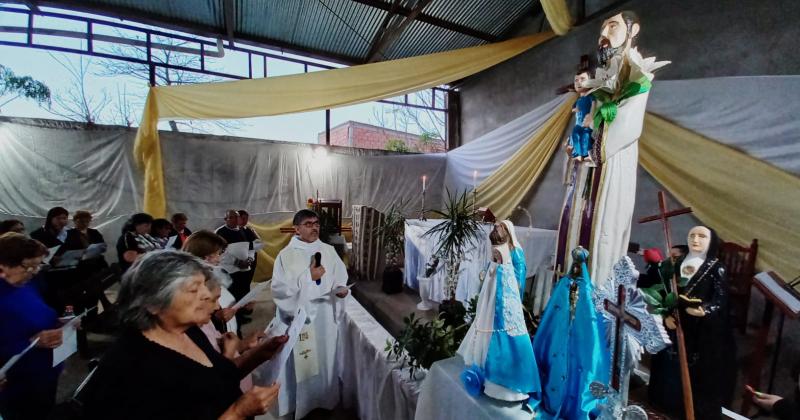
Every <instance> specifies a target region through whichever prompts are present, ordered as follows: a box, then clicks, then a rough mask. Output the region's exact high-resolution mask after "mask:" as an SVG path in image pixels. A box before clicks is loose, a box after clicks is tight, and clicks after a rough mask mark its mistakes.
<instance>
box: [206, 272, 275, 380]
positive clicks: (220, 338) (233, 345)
mask: <svg viewBox="0 0 800 420" xmlns="http://www.w3.org/2000/svg"><path fill="white" fill-rule="evenodd" d="M206 288H208V291H209V292H210V293H211V298H210V299H209V300H208V301H207V305H208V317H207V318H206V319H205V322H204V323H202V324H200V330H202V331H203V334H205V335H206V338H208V341H209V342H210V343H211V346H212V347H214V350H216V351H218V352H220V353H222V355H223V356H225V357H226V358H227V359H228V360H231V361H233V363H234V364H237V365H238V364H240V363H241V362H242V360H244V359H243V358H247V357H253V356H255V355H257V354H258V352H261V351H265V350H264V349H265V347H268V346H270V342H269V341H264V342H262V343H261V344H260V345H259V340H261V339H262V338H264V337H265V334H264V333H263V332H260V331H256V332H255V333H254V334H251V335H250V336H248V337H247V338H246V339H244V340H240V339H239V336H237V335H236V333H235V332H226V333H225V334H223V333H221V332H220V331H219V330H218V329H217V327H215V326H214V323H213V322H211V320H212V317H213V316H214V314H218V313H220V312H221V310H220V309H221V307H220V306H219V296H220V292H221V291H222V287H220V285H219V283H217V280H216V279H213V278H211V279H208V280H207V281H206ZM239 387H240V388H241V389H242V392H247V391H249V390H251V389H253V377H252V375H250V374H248V375H247V376H245V377H244V378H242V381H241V382H240V383H239Z"/></svg>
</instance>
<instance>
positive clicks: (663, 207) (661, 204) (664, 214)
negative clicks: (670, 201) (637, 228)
mask: <svg viewBox="0 0 800 420" xmlns="http://www.w3.org/2000/svg"><path fill="white" fill-rule="evenodd" d="M658 210H659V212H658V214H656V215H653V216H647V217H643V218H641V219H639V223H647V222H652V221H655V220H661V224H662V227H663V228H664V238H666V241H667V242H666V243H667V249H666V251H667V254H666V255H669V250H670V249H672V236H670V230H669V218H670V217H674V216H679V215H681V214H688V213H691V212H692V208H691V207H684V208H681V209H676V210H670V211H667V195H666V194H664V191H659V192H658Z"/></svg>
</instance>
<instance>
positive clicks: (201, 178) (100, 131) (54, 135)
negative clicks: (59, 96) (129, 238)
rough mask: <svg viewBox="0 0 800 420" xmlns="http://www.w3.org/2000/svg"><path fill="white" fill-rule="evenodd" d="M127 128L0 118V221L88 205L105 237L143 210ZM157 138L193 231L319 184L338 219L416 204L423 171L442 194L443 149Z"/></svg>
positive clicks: (33, 220)
mask: <svg viewBox="0 0 800 420" xmlns="http://www.w3.org/2000/svg"><path fill="white" fill-rule="evenodd" d="M134 134H135V132H134V131H133V130H130V129H126V128H121V127H105V126H100V127H97V126H96V127H92V128H87V127H85V126H84V125H82V124H74V123H65V122H57V121H49V120H31V119H15V118H2V119H0V219H6V218H18V219H21V220H22V221H23V222H25V224H26V228H27V230H28V231H31V230H33V229H35V228H36V227H38V226H40V225H41V224H42V223H43V219H44V216H45V214H46V213H47V210H48V209H49V208H51V207H54V206H61V207H65V208H66V209H68V210H70V211H75V210H80V209H86V210H89V211H91V212H92V213H93V214H94V216H95V219H94V222H93V225H95V227H97V228H98V229H99V230H100V231H101V233H103V235H104V236H105V238H106V242H108V243H109V244H113V243H114V242H115V241H116V240H117V237H118V236H119V232H120V228H121V226H122V224H123V223H124V221H125V220H126V219H127V218H128V217H129V216H130V215H131V214H133V213H136V212H138V211H140V208H141V194H142V187H141V186H142V174H141V172H140V171H139V170H138V169H137V168H136V166H135V165H134V163H133V159H132V153H131V150H132V146H133V138H134ZM161 137H162V143H161V144H162V152H163V156H164V173H165V180H166V188H167V200H168V212H169V213H173V212H179V211H180V212H185V213H187V214H188V216H189V227H190V228H191V229H193V230H197V229H203V228H205V229H213V228H216V227H218V226H220V225H221V224H222V223H223V221H222V217H223V215H224V212H225V210H226V209H228V208H235V209H241V208H244V209H247V210H248V211H249V212H250V213H251V219H252V220H253V221H254V222H256V223H270V222H275V221H279V220H283V219H286V218H289V217H291V215H292V214H293V213H294V212H295V211H297V210H298V209H300V208H305V206H306V200H307V199H308V198H309V197H314V196H316V194H317V191H318V192H319V196H320V197H321V198H339V199H342V200H343V213H344V214H343V216H344V217H350V213H351V211H352V205H353V204H369V205H371V206H373V207H376V208H378V209H381V210H385V209H387V208H388V207H389V206H390V205H391V204H392V203H393V202H395V201H397V200H400V199H402V200H403V201H404V202H406V203H407V204H408V205H407V209H408V213H409V215H411V214H414V212H416V209H418V208H419V206H420V200H421V197H420V194H421V189H422V181H421V177H422V175H427V177H428V189H427V193H426V200H429V201H427V202H428V203H439V202H440V201H441V187H442V185H443V184H444V173H445V168H444V165H445V156H444V154H438V155H398V154H391V153H387V152H383V151H377V150H376V151H372V150H362V149H349V148H337V147H331V148H328V147H324V146H318V145H309V144H294V143H280V142H269V141H263V140H250V139H241V138H233V137H215V136H207V135H195V134H187V133H172V132H164V133H162V134H161ZM320 150H322V151H326V152H327V153H324V152H320ZM110 251H111V252H112V253H113V250H110ZM115 258H116V257H115V256H111V258H110V260H114V259H115Z"/></svg>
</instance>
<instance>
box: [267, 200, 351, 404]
mask: <svg viewBox="0 0 800 420" xmlns="http://www.w3.org/2000/svg"><path fill="white" fill-rule="evenodd" d="M292 224H293V225H294V230H295V236H294V237H292V240H291V241H290V242H289V245H287V246H286V248H284V249H283V250H281V252H280V253H279V254H278V257H277V258H276V259H275V266H274V268H273V272H272V297H273V299H274V300H275V304H276V305H277V314H276V316H275V320H274V321H273V324H272V325H271V326H270V332H269V333H268V335H280V334H283V333H284V332H285V331H286V329H287V328H288V326H289V324H290V323H291V321H292V317H293V315H294V314H295V313H296V312H297V309H298V308H300V307H302V308H304V309H305V311H306V313H307V314H308V318H307V320H306V325H305V326H304V327H303V329H302V330H301V332H300V338H299V339H298V342H297V344H295V347H294V349H293V350H292V356H291V357H289V360H288V361H287V363H286V366H285V367H284V369H283V371H282V373H281V376H280V378H279V379H278V382H279V383H280V384H281V392H280V396H279V397H278V406H277V410H278V413H277V414H278V416H281V417H282V416H286V415H288V414H290V413H292V412H294V418H296V419H300V418H303V417H305V416H306V415H307V414H308V413H309V412H310V411H311V410H313V409H315V408H323V409H328V410H330V409H333V408H334V407H335V406H336V404H337V403H338V402H339V377H340V374H339V372H340V369H341V367H340V366H339V362H338V361H339V359H340V357H338V355H337V352H338V351H339V350H338V348H339V329H338V327H337V323H338V321H339V318H340V315H341V313H342V312H343V311H344V300H343V298H344V297H346V296H347V293H348V289H347V288H346V287H345V286H346V284H347V269H346V268H345V265H344V263H343V262H342V260H341V259H340V258H339V255H338V254H336V251H334V249H333V247H332V246H330V245H328V244H325V243H323V242H322V241H320V240H319V231H320V223H319V216H317V214H316V213H314V212H313V211H311V210H305V209H304V210H300V211H298V212H297V213H296V214H295V215H294V219H293V221H292Z"/></svg>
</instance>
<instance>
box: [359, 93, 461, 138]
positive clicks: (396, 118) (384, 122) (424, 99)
mask: <svg viewBox="0 0 800 420" xmlns="http://www.w3.org/2000/svg"><path fill="white" fill-rule="evenodd" d="M429 92H430V91H428V90H425V91H420V92H415V93H414V97H415V98H416V100H417V102H416V103H417V104H420V105H423V106H428V107H430V106H431V104H432V103H433V98H432V96H431V95H430V94H429ZM387 108H388V109H387ZM371 121H372V123H373V124H375V125H377V126H379V127H381V128H383V129H384V134H386V130H389V129H394V130H396V131H404V132H408V129H409V127H411V126H416V127H417V128H418V129H419V132H420V133H421V134H420V135H419V144H418V145H417V149H418V150H417V151H420V152H424V151H426V149H428V150H430V149H433V150H446V149H447V141H446V140H445V138H444V126H445V119H444V112H441V111H433V110H430V109H422V108H415V107H410V106H404V105H399V104H391V106H373V107H372V118H371Z"/></svg>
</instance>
